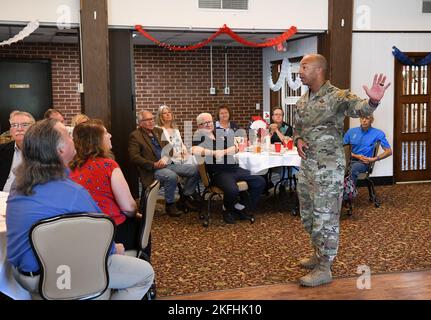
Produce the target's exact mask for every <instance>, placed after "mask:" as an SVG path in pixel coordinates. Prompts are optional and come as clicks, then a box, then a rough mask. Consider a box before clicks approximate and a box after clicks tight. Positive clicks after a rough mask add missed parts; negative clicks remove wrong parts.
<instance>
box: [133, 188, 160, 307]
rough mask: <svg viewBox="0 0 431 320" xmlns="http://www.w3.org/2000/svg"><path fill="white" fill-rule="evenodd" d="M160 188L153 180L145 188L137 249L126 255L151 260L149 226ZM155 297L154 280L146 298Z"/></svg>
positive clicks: (151, 298) (141, 205)
mask: <svg viewBox="0 0 431 320" xmlns="http://www.w3.org/2000/svg"><path fill="white" fill-rule="evenodd" d="M159 189H160V182H159V181H158V180H154V181H153V183H152V184H151V185H150V186H149V187H148V188H146V189H145V193H144V195H143V197H141V203H140V211H141V213H142V218H141V226H140V232H139V239H138V248H137V250H127V251H126V252H125V254H126V255H128V256H132V257H137V258H139V259H142V260H145V261H147V262H151V226H152V224H153V218H154V211H155V209H156V203H157V196H158V193H159ZM155 297H156V283H155V282H154V283H153V285H152V286H151V288H150V290H149V291H148V292H147V294H146V298H147V299H148V300H153V299H155Z"/></svg>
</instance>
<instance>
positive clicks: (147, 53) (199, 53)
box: [134, 46, 263, 131]
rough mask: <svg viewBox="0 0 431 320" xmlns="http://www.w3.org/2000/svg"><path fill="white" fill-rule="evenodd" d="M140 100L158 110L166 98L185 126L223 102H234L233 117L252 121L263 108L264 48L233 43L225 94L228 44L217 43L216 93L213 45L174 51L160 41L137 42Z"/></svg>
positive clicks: (139, 104) (143, 106) (139, 103)
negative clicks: (150, 43) (157, 44)
mask: <svg viewBox="0 0 431 320" xmlns="http://www.w3.org/2000/svg"><path fill="white" fill-rule="evenodd" d="M134 53H135V55H134V56H135V81H136V84H135V86H136V106H137V111H138V112H139V111H140V110H142V109H150V110H152V111H154V112H155V111H156V110H157V108H158V107H159V106H160V105H161V104H163V103H165V104H167V105H168V106H170V107H171V108H173V111H174V114H175V117H176V120H177V123H178V125H179V126H180V130H181V131H182V130H183V126H182V123H183V121H187V120H188V121H190V120H192V121H193V126H194V128H195V125H196V123H195V119H196V116H197V115H198V114H199V113H201V112H210V113H212V114H213V115H214V112H215V110H216V109H217V107H219V106H220V105H228V106H229V107H230V108H231V109H232V111H233V113H234V117H233V119H232V120H234V121H236V122H237V123H239V124H240V125H241V126H246V125H247V124H248V121H249V120H250V119H251V116H252V115H256V114H261V110H260V111H259V110H256V103H260V104H261V105H262V100H263V98H262V50H260V49H254V48H244V47H238V48H236V47H235V48H233V47H230V48H228V49H227V53H228V86H229V87H230V95H225V94H224V87H225V57H224V48H223V47H213V83H214V87H216V89H217V94H216V95H210V86H211V77H210V49H209V48H202V49H200V50H194V51H185V52H174V51H169V50H166V49H162V48H159V47H154V46H135V49H134Z"/></svg>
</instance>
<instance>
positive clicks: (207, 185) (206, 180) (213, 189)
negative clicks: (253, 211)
mask: <svg viewBox="0 0 431 320" xmlns="http://www.w3.org/2000/svg"><path fill="white" fill-rule="evenodd" d="M198 166H199V174H200V177H201V181H202V184H203V185H204V191H203V193H202V200H201V209H200V218H201V219H203V220H204V222H203V226H204V227H208V226H209V221H210V215H211V200H212V199H213V198H214V197H215V196H219V197H223V190H222V189H220V188H219V187H217V186H214V185H213V184H211V180H210V177H209V175H208V173H207V170H206V167H205V164H204V163H201V164H199V165H198ZM236 184H237V185H238V189H239V191H240V192H245V193H246V192H247V190H248V184H247V182H245V181H238V182H237V183H236ZM207 195H208V199H207V211H206V214H205V215H204V214H202V203H203V202H204V201H205V196H207ZM254 220H255V219H254V217H253V216H251V217H250V223H253V222H254Z"/></svg>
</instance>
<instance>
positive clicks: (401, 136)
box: [393, 52, 431, 182]
mask: <svg viewBox="0 0 431 320" xmlns="http://www.w3.org/2000/svg"><path fill="white" fill-rule="evenodd" d="M405 54H407V55H408V56H409V57H411V58H414V57H417V58H423V57H424V56H425V55H426V53H424V52H405ZM402 68H403V64H401V63H400V62H399V61H398V60H397V59H394V82H395V83H394V110H395V112H394V149H393V151H394V156H393V171H394V172H393V174H394V180H395V181H396V182H408V181H424V180H430V179H431V159H430V157H429V156H428V154H429V149H430V147H429V142H430V132H431V122H430V121H429V114H430V112H429V111H428V112H427V116H426V119H427V120H426V121H427V130H426V132H410V133H403V132H402V131H403V130H402V125H403V123H402V120H401V119H402V112H403V111H402V105H403V104H413V103H427V104H428V106H430V105H431V98H430V97H431V81H429V79H431V69H429V68H428V77H427V78H428V94H427V95H402V91H403V78H402ZM410 141H426V144H427V145H426V149H427V151H428V152H427V156H426V169H425V170H406V171H403V170H401V169H402V144H403V142H410Z"/></svg>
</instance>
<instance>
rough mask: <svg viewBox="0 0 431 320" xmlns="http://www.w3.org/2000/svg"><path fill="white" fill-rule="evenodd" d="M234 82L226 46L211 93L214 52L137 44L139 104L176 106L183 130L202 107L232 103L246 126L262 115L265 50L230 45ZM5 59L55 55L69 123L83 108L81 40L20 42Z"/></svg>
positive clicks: (60, 101) (57, 92) (60, 104)
mask: <svg viewBox="0 0 431 320" xmlns="http://www.w3.org/2000/svg"><path fill="white" fill-rule="evenodd" d="M227 52H228V86H229V87H230V95H224V92H223V91H224V87H225V60H224V59H225V58H224V48H222V47H213V83H214V87H216V89H217V94H216V95H210V93H209V89H210V86H211V78H210V51H209V48H203V49H200V50H195V51H188V52H173V51H169V50H166V49H162V48H159V47H154V46H136V47H135V49H134V53H135V81H136V84H135V86H136V105H137V110H138V112H139V111H140V110H142V109H144V108H145V109H150V110H152V111H156V110H157V108H158V107H159V106H160V105H161V104H163V103H166V104H167V105H169V106H171V107H172V108H173V111H174V113H175V117H176V119H177V123H178V125H179V126H180V129H181V131H183V125H182V123H183V121H193V125H194V126H195V118H196V116H197V115H198V114H199V113H201V112H210V113H214V112H215V110H216V108H217V107H218V106H220V105H228V106H229V107H230V108H231V109H232V111H233V113H234V117H233V120H234V121H236V122H237V123H239V124H240V125H241V126H246V125H247V124H248V121H249V120H250V118H251V116H252V115H256V114H260V113H261V111H258V110H256V109H255V106H256V103H260V104H261V105H262V100H263V98H262V51H261V50H260V49H254V48H244V47H238V48H236V47H235V48H232V47H230V48H228V49H227ZM0 58H23V59H51V65H52V94H53V107H54V108H56V109H59V110H60V111H61V112H62V113H64V114H65V118H66V123H67V124H70V120H71V118H72V117H73V116H74V115H75V114H77V113H80V112H81V97H80V94H79V93H77V91H76V86H77V83H79V82H80V76H79V74H80V65H79V47H78V44H45V43H17V44H14V45H12V46H10V47H1V48H0Z"/></svg>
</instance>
